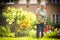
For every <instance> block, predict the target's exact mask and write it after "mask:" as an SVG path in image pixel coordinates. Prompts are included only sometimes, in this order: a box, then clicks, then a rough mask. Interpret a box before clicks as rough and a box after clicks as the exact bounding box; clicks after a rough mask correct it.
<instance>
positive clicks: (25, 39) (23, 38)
mask: <svg viewBox="0 0 60 40" xmlns="http://www.w3.org/2000/svg"><path fill="white" fill-rule="evenodd" d="M0 40H60V39H56V38H38V39H36V38H32V37H19V38H8V37H3V38H0Z"/></svg>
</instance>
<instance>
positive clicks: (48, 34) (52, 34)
mask: <svg viewBox="0 0 60 40" xmlns="http://www.w3.org/2000/svg"><path fill="white" fill-rule="evenodd" d="M56 34H57V31H51V32H50V33H46V34H45V36H44V37H50V38H54V37H55V36H56Z"/></svg>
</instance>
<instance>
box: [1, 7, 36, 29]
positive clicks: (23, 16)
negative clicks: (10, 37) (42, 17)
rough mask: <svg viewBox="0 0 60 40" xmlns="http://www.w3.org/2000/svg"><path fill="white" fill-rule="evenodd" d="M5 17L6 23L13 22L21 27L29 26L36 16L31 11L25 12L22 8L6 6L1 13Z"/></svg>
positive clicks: (33, 22)
mask: <svg viewBox="0 0 60 40" xmlns="http://www.w3.org/2000/svg"><path fill="white" fill-rule="evenodd" d="M2 14H3V16H4V17H5V18H6V22H7V23H8V24H13V23H14V22H15V23H16V24H17V25H18V26H19V28H20V29H22V28H25V27H26V28H29V27H32V26H34V25H35V21H36V16H35V14H34V13H32V12H27V11H24V10H22V8H19V9H15V8H11V7H8V8H7V11H5V12H3V13H2Z"/></svg>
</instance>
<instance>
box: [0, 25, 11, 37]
mask: <svg viewBox="0 0 60 40" xmlns="http://www.w3.org/2000/svg"><path fill="white" fill-rule="evenodd" d="M10 32H11V30H10V27H9V26H0V37H7V36H9V34H10Z"/></svg>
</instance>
